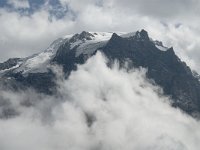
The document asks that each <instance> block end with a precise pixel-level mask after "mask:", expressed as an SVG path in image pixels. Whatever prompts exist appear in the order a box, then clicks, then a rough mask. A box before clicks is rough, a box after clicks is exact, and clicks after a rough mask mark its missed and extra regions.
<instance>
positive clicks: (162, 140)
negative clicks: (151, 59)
mask: <svg viewBox="0 0 200 150" xmlns="http://www.w3.org/2000/svg"><path fill="white" fill-rule="evenodd" d="M106 63H107V60H106V58H105V57H104V56H103V54H101V53H97V54H96V55H95V56H94V57H92V58H90V59H89V60H88V61H87V62H86V63H85V64H84V65H78V69H77V71H73V72H72V73H71V74H70V76H69V78H68V79H65V78H64V77H63V73H62V71H61V69H58V68H57V67H55V68H54V70H55V72H56V73H57V84H58V95H55V96H47V95H43V94H40V93H37V92H35V91H33V90H27V91H25V92H11V91H3V90H1V92H0V95H1V96H0V116H2V117H1V119H0V149H1V150H19V149H20V150H27V149H29V150H66V149H67V150H122V149H123V150H130V149H135V150H198V149H199V147H200V143H199V141H200V123H199V121H197V120H195V119H194V118H192V117H190V116H188V115H187V114H185V113H183V112H182V111H181V110H179V109H177V108H173V107H171V105H170V101H171V100H170V97H167V96H164V95H163V93H162V89H161V88H160V87H158V86H155V85H153V84H152V81H151V80H149V79H147V78H146V70H145V69H143V68H139V69H133V70H127V69H126V67H124V68H120V67H119V65H118V63H117V62H116V63H114V64H113V65H112V67H111V68H109V67H107V65H106ZM5 110H9V111H5ZM5 112H12V113H10V114H11V115H9V113H8V115H7V116H6V117H3V115H5ZM12 114H14V115H13V116H12Z"/></svg>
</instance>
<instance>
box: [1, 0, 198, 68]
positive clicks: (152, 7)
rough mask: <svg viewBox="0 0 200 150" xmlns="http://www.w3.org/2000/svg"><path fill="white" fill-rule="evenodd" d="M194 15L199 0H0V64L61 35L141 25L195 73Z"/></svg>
mask: <svg viewBox="0 0 200 150" xmlns="http://www.w3.org/2000/svg"><path fill="white" fill-rule="evenodd" d="M199 14H200V1H199V0H1V1H0V22H1V23H0V52H1V53H0V54H1V55H0V62H2V61H5V60H6V59H8V58H10V57H25V56H28V55H31V54H33V53H37V52H40V51H43V50H44V49H45V48H47V47H48V45H50V43H51V42H52V41H54V40H55V39H56V38H58V37H61V36H63V35H66V34H71V33H77V32H81V31H83V30H86V31H116V32H117V31H123V32H131V31H136V30H141V29H142V28H144V29H145V30H147V31H148V33H149V35H150V37H152V38H153V39H158V40H161V41H163V43H164V44H165V45H166V46H169V47H170V46H173V47H174V49H175V52H176V54H177V55H178V56H179V57H181V59H182V60H184V61H186V62H187V64H188V65H189V66H190V67H192V68H193V69H196V70H197V71H198V72H200V67H199V65H198V64H199V63H200V61H199V57H200V37H199V35H200V28H199V24H200V17H199Z"/></svg>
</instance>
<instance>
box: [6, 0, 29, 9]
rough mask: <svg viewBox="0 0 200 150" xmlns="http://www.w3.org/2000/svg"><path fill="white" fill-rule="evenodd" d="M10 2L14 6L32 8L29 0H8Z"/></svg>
mask: <svg viewBox="0 0 200 150" xmlns="http://www.w3.org/2000/svg"><path fill="white" fill-rule="evenodd" d="M7 3H8V4H10V5H12V6H13V7H14V8H16V9H18V8H30V5H29V1H28V0H8V1H7Z"/></svg>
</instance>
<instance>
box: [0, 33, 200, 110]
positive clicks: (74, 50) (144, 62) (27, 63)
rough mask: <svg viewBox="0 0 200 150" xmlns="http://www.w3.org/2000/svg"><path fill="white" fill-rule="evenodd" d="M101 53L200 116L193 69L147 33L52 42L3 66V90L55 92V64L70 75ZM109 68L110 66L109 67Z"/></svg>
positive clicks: (81, 36)
mask: <svg viewBox="0 0 200 150" xmlns="http://www.w3.org/2000/svg"><path fill="white" fill-rule="evenodd" d="M97 51H101V52H103V53H104V54H105V56H106V57H108V59H109V62H110V63H111V62H112V61H113V60H115V59H116V60H118V61H119V63H120V64H121V65H123V63H124V62H126V61H128V62H129V64H128V67H129V69H131V68H133V67H136V68H138V67H144V68H147V77H148V78H149V79H152V80H153V81H154V83H155V84H157V85H159V86H161V87H162V88H163V91H164V94H166V95H169V96H171V97H172V99H173V105H174V106H175V107H179V108H181V109H182V110H184V111H186V112H187V113H189V114H194V113H199V112H200V94H199V91H200V83H199V81H198V79H197V78H196V77H194V76H193V73H192V72H191V70H190V68H189V67H188V66H187V65H186V64H185V63H184V62H182V61H181V60H180V59H179V58H178V57H177V56H176V55H175V53H174V50H173V48H167V47H164V46H163V45H162V43H161V42H159V41H153V40H152V39H151V38H149V36H148V33H147V32H146V31H145V30H141V31H137V32H133V33H128V34H124V33H117V34H116V33H107V32H96V33H95V32H85V31H83V32H82V33H80V34H75V35H69V36H66V37H63V38H60V39H58V40H56V41H55V42H53V43H52V44H51V46H50V47H49V48H48V49H47V50H45V51H44V52H42V53H39V54H35V55H33V56H31V57H27V58H22V59H18V58H16V59H10V60H8V61H7V62H5V63H1V64H0V77H1V79H0V83H1V86H3V87H7V88H12V89H25V88H27V87H32V88H34V89H36V90H37V91H39V92H43V93H47V94H53V93H54V92H55V83H54V78H55V75H54V74H53V72H52V71H51V69H50V67H51V65H52V64H59V65H61V66H62V67H63V70H64V72H65V73H66V74H67V75H68V74H70V72H71V71H72V70H76V65H77V64H83V63H85V61H86V60H87V59H88V58H90V57H91V56H92V55H94V54H95V53H96V52H97ZM108 65H109V64H108Z"/></svg>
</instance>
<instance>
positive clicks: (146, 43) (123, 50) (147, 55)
mask: <svg viewBox="0 0 200 150" xmlns="http://www.w3.org/2000/svg"><path fill="white" fill-rule="evenodd" d="M143 32H144V33H143V35H142V36H140V39H138V38H137V37H136V38H129V39H124V38H121V37H120V36H118V35H116V34H113V36H112V38H111V39H110V41H109V42H108V44H107V45H106V47H104V48H103V49H102V51H103V52H104V53H105V55H106V56H107V57H108V58H109V59H110V60H113V59H117V60H119V61H120V62H122V63H123V62H124V61H125V60H127V59H129V60H131V62H132V64H131V66H129V67H130V68H132V67H144V68H147V69H148V71H147V77H148V78H150V79H153V80H154V81H155V83H156V84H158V85H159V86H161V87H162V88H163V91H164V93H165V94H166V95H169V96H171V97H172V99H173V100H174V104H173V105H174V106H175V107H180V108H181V109H183V110H184V111H186V112H187V113H193V112H195V111H198V112H199V111H200V92H199V91H200V84H199V81H198V79H197V78H195V77H194V76H193V74H192V72H191V70H190V68H189V67H188V66H187V65H186V64H185V63H184V62H182V61H180V59H179V58H178V57H177V56H176V55H175V53H174V50H173V48H170V49H168V50H167V51H160V50H158V49H157V48H156V47H155V45H154V44H153V43H152V41H150V40H149V38H148V37H147V34H145V31H143ZM143 37H144V38H143Z"/></svg>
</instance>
